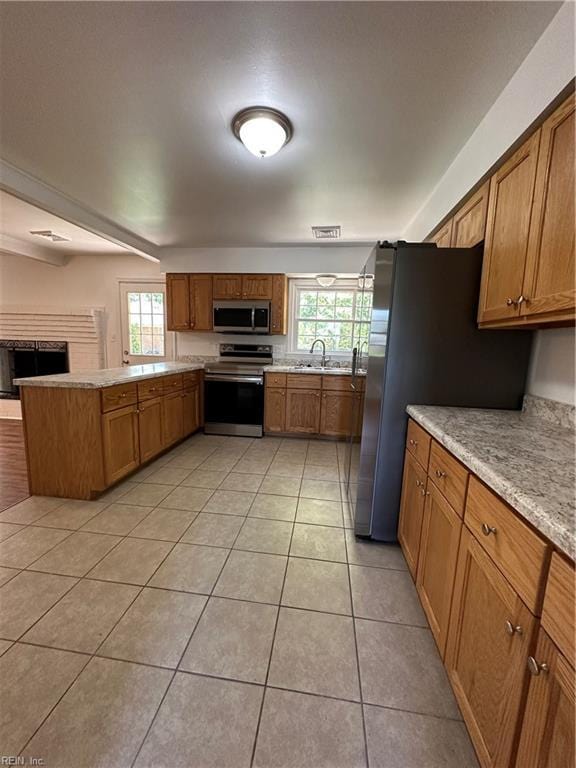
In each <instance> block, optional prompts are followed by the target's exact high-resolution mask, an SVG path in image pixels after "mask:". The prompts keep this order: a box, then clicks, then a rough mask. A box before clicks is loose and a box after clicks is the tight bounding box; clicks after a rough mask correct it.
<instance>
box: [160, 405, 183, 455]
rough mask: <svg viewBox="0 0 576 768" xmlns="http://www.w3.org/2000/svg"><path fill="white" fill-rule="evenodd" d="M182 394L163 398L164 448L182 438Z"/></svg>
mask: <svg viewBox="0 0 576 768" xmlns="http://www.w3.org/2000/svg"><path fill="white" fill-rule="evenodd" d="M182 433H183V424H182V393H181V392H175V393H174V394H172V395H164V397H163V398H162V438H163V442H164V447H165V448H167V447H168V446H169V445H172V444H173V443H175V442H177V441H178V440H180V439H181V438H182Z"/></svg>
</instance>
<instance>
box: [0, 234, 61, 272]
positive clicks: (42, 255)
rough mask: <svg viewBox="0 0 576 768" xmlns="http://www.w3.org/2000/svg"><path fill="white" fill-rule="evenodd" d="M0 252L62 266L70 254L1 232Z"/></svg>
mask: <svg viewBox="0 0 576 768" xmlns="http://www.w3.org/2000/svg"><path fill="white" fill-rule="evenodd" d="M0 253H7V254H9V255H10V256H26V257H27V258H29V259H36V261H43V262H44V263H45V264H51V265H52V266H53V267H64V266H66V264H67V263H68V262H69V261H70V256H69V254H67V253H58V252H57V251H54V250H52V249H50V248H44V247H43V246H41V245H34V244H33V243H27V242H26V241H25V240H19V239H18V238H17V237H10V235H4V234H2V233H1V232H0Z"/></svg>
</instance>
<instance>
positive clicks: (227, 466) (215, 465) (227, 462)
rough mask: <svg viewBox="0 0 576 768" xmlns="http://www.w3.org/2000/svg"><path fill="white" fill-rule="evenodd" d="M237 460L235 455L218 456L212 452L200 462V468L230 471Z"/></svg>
mask: <svg viewBox="0 0 576 768" xmlns="http://www.w3.org/2000/svg"><path fill="white" fill-rule="evenodd" d="M237 462H238V457H237V456H218V455H217V454H216V453H213V454H212V456H209V457H208V458H207V459H205V460H204V461H203V462H202V464H200V468H201V469H208V470H211V471H214V472H231V471H232V468H233V467H234V465H235V464H236V463H237Z"/></svg>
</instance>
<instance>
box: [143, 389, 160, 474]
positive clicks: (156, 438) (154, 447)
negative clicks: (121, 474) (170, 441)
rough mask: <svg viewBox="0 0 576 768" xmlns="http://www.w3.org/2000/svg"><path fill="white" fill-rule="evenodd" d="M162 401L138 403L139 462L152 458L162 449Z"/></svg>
mask: <svg viewBox="0 0 576 768" xmlns="http://www.w3.org/2000/svg"><path fill="white" fill-rule="evenodd" d="M162 400H163V398H161V397H156V398H155V399H154V400H147V401H146V402H145V403H140V407H139V409H138V433H139V435H140V461H141V463H144V462H146V461H149V460H150V459H152V458H154V456H156V455H157V454H159V453H160V451H161V450H162V449H163V448H164V441H163V439H162Z"/></svg>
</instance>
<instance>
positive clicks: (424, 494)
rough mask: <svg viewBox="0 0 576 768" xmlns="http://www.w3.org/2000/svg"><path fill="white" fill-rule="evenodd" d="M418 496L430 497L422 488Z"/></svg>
mask: <svg viewBox="0 0 576 768" xmlns="http://www.w3.org/2000/svg"><path fill="white" fill-rule="evenodd" d="M420 495H421V496H430V492H429V491H425V490H424V488H422V490H421V491H420Z"/></svg>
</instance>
